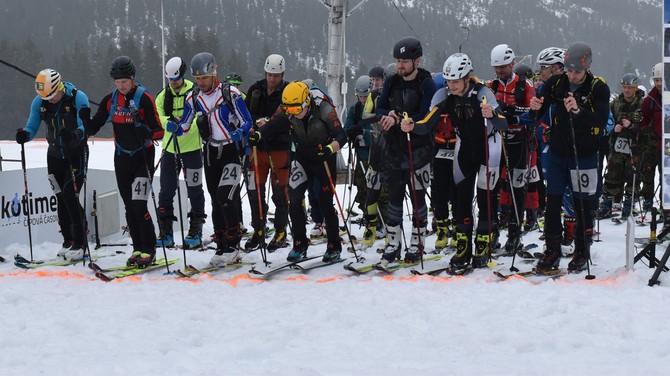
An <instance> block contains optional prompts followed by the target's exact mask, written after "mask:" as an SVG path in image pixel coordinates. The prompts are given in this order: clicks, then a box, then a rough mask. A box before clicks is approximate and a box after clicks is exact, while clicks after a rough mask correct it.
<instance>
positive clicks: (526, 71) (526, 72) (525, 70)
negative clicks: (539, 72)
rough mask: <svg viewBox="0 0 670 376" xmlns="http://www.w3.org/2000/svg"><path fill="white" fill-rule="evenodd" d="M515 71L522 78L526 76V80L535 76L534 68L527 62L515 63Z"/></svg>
mask: <svg viewBox="0 0 670 376" xmlns="http://www.w3.org/2000/svg"><path fill="white" fill-rule="evenodd" d="M514 73H516V74H517V75H519V76H520V77H521V78H524V79H526V80H530V79H532V78H533V68H531V67H530V66H529V65H528V64H525V63H519V64H517V65H515V66H514Z"/></svg>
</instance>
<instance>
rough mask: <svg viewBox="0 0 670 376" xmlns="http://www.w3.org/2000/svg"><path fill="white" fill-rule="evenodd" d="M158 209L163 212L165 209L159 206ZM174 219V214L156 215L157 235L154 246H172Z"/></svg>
mask: <svg viewBox="0 0 670 376" xmlns="http://www.w3.org/2000/svg"><path fill="white" fill-rule="evenodd" d="M158 211H159V212H164V211H165V210H164V209H163V208H159V209H158ZM174 220H175V218H174V216H162V217H158V237H157V238H156V247H160V248H162V247H165V248H172V247H174V236H173V235H172V224H173V223H174Z"/></svg>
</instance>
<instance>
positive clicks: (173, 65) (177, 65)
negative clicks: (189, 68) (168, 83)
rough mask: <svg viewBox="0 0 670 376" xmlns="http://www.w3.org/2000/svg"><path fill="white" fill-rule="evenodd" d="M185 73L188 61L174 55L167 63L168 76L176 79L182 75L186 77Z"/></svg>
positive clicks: (166, 75) (166, 72)
mask: <svg viewBox="0 0 670 376" xmlns="http://www.w3.org/2000/svg"><path fill="white" fill-rule="evenodd" d="M184 74H186V62H185V61H184V60H182V58H180V57H179V56H175V57H173V58H172V59H170V60H168V62H167V63H166V64H165V77H166V78H170V79H173V80H176V79H178V78H180V77H184Z"/></svg>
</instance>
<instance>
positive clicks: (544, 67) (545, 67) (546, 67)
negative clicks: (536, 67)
mask: <svg viewBox="0 0 670 376" xmlns="http://www.w3.org/2000/svg"><path fill="white" fill-rule="evenodd" d="M550 67H551V65H540V70H541V71H543V70H545V69H549V68H550Z"/></svg>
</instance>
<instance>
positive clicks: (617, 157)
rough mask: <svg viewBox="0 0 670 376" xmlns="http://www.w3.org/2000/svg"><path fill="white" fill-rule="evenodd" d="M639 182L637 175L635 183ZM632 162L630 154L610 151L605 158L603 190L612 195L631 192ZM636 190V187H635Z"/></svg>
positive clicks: (632, 188) (618, 195)
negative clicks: (605, 167)
mask: <svg viewBox="0 0 670 376" xmlns="http://www.w3.org/2000/svg"><path fill="white" fill-rule="evenodd" d="M639 184H640V180H639V175H638V177H636V181H635V185H636V186H638V185H639ZM634 189H635V187H633V163H632V161H631V157H630V154H623V153H617V152H612V153H611V154H610V156H609V158H608V159H607V172H606V173H605V183H604V185H603V190H604V191H605V193H607V194H610V195H612V196H617V197H620V196H621V195H622V194H623V193H624V191H625V192H626V193H633V192H634ZM635 191H637V189H635Z"/></svg>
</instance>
